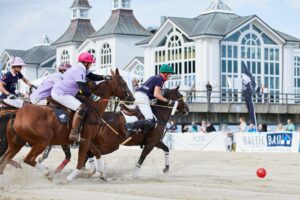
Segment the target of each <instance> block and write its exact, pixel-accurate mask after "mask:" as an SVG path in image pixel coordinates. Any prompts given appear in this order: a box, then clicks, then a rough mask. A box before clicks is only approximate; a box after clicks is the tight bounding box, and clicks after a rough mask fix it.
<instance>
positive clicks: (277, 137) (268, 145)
mask: <svg viewBox="0 0 300 200" xmlns="http://www.w3.org/2000/svg"><path fill="white" fill-rule="evenodd" d="M235 140H236V151H237V152H282V153H285V152H295V153H296V152H299V133H297V132H295V133H292V132H280V133H236V134H235Z"/></svg>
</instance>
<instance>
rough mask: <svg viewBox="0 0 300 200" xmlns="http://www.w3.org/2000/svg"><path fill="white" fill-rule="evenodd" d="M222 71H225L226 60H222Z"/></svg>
mask: <svg viewBox="0 0 300 200" xmlns="http://www.w3.org/2000/svg"><path fill="white" fill-rule="evenodd" d="M222 72H223V73H226V61H225V60H222Z"/></svg>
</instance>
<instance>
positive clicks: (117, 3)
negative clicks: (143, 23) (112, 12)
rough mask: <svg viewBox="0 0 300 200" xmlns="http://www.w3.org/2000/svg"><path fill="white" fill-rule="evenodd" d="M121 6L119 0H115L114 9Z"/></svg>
mask: <svg viewBox="0 0 300 200" xmlns="http://www.w3.org/2000/svg"><path fill="white" fill-rule="evenodd" d="M117 8H119V0H114V9H117Z"/></svg>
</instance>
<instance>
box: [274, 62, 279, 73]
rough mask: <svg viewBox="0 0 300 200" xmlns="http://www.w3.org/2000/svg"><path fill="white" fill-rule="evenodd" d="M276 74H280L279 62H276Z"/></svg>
mask: <svg viewBox="0 0 300 200" xmlns="http://www.w3.org/2000/svg"><path fill="white" fill-rule="evenodd" d="M275 73H276V75H279V63H276V71H275Z"/></svg>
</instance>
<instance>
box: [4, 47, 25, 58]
mask: <svg viewBox="0 0 300 200" xmlns="http://www.w3.org/2000/svg"><path fill="white" fill-rule="evenodd" d="M5 51H6V52H7V53H8V54H9V55H10V56H12V57H21V58H22V56H23V55H24V54H25V53H26V50H15V49H5Z"/></svg>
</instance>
